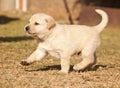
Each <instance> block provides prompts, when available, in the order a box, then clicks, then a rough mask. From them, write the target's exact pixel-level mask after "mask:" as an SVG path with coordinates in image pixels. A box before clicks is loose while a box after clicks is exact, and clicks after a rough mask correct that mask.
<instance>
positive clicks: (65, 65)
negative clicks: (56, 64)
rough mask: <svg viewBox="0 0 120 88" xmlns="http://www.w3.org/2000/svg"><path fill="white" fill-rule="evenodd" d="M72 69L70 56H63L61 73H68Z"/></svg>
mask: <svg viewBox="0 0 120 88" xmlns="http://www.w3.org/2000/svg"><path fill="white" fill-rule="evenodd" d="M69 69H70V56H61V70H60V72H59V73H60V74H61V73H63V74H67V73H68V72H69Z"/></svg>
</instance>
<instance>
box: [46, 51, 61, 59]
mask: <svg viewBox="0 0 120 88" xmlns="http://www.w3.org/2000/svg"><path fill="white" fill-rule="evenodd" d="M48 53H49V54H50V55H51V56H53V57H55V58H60V54H59V52H58V51H57V50H50V51H48Z"/></svg>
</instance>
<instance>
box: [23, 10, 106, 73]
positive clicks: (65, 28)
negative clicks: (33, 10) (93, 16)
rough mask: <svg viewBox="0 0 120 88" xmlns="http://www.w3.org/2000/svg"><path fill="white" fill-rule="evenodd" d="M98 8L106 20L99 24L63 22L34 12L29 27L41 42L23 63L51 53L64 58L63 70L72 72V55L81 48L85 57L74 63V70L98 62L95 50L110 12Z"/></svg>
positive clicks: (37, 59) (27, 29)
mask: <svg viewBox="0 0 120 88" xmlns="http://www.w3.org/2000/svg"><path fill="white" fill-rule="evenodd" d="M96 12H97V13H98V14H100V15H101V16H102V21H101V23H100V24H98V25H97V26H86V25H61V24H58V23H57V22H56V21H55V20H54V19H53V18H52V17H51V16H48V15H46V14H35V15H33V16H32V17H31V18H30V20H29V23H28V24H27V25H26V27H25V31H26V33H27V34H28V35H30V36H32V37H35V38H36V39H37V40H38V41H39V44H38V47H37V49H36V50H35V51H34V52H33V53H32V54H31V55H30V57H28V58H27V59H26V60H23V61H21V64H22V65H29V64H31V63H33V62H35V61H39V60H41V59H42V58H44V56H46V55H47V54H50V55H51V56H53V57H56V58H60V60H61V71H60V73H68V72H69V68H70V58H71V56H72V55H74V54H76V53H78V52H81V54H82V58H83V60H82V61H81V62H79V63H78V64H76V65H74V67H73V69H74V70H78V71H82V70H84V69H86V68H87V67H89V66H92V65H93V64H95V62H96V60H95V59H96V57H95V51H96V48H97V47H98V46H99V45H100V38H99V34H100V32H101V31H102V30H103V29H104V28H105V26H106V25H107V23H108V16H107V14H106V12H104V11H103V10H100V9H97V10H96Z"/></svg>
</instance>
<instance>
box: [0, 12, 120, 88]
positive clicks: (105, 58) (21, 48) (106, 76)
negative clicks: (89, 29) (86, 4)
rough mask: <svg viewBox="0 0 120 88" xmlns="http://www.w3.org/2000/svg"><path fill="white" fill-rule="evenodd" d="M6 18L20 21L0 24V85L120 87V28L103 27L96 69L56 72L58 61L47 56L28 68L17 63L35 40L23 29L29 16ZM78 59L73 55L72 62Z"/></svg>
mask: <svg viewBox="0 0 120 88" xmlns="http://www.w3.org/2000/svg"><path fill="white" fill-rule="evenodd" d="M9 17H10V18H12V17H16V18H19V20H14V21H10V22H8V23H6V24H0V88H120V85H119V84H120V74H119V73H120V29H114V28H106V29H105V30H104V31H103V32H102V33H101V41H102V43H101V46H100V47H99V48H98V50H97V56H98V61H97V65H96V70H95V71H86V72H80V73H78V72H74V71H71V72H70V73H69V74H68V75H59V74H57V72H58V71H59V69H60V64H59V60H58V59H53V58H52V57H50V56H47V57H46V58H45V59H42V60H41V61H40V62H37V63H34V64H32V65H30V66H28V67H23V66H21V65H20V61H21V60H22V59H26V58H27V57H28V56H29V55H30V54H31V53H32V51H33V50H34V49H35V48H36V46H37V43H36V41H35V40H34V39H32V38H29V37H26V35H25V32H24V30H23V28H24V25H25V24H26V23H27V21H28V18H29V15H27V14H24V15H15V16H13V15H12V16H9ZM79 58H81V57H80V56H74V57H73V58H72V60H71V61H72V62H71V63H72V64H75V63H77V61H80V60H79Z"/></svg>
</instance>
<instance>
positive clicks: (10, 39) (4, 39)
mask: <svg viewBox="0 0 120 88" xmlns="http://www.w3.org/2000/svg"><path fill="white" fill-rule="evenodd" d="M24 40H33V38H31V37H26V36H18V37H0V42H18V41H24Z"/></svg>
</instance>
